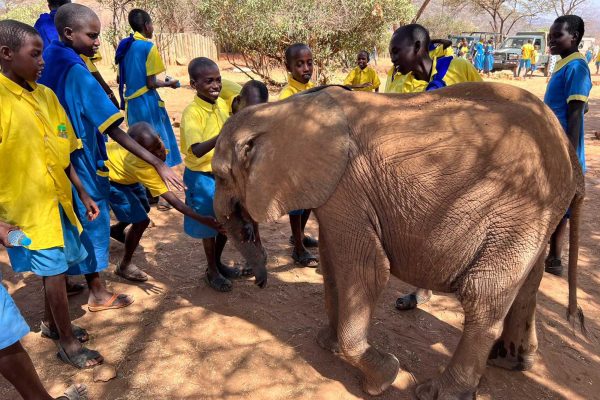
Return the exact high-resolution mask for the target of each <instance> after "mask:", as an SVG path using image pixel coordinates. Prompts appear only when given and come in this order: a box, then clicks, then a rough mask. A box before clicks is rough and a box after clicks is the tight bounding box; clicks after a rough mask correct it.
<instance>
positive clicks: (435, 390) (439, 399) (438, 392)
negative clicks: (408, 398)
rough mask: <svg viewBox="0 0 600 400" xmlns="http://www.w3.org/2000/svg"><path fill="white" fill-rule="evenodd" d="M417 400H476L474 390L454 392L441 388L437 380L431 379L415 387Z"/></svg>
mask: <svg viewBox="0 0 600 400" xmlns="http://www.w3.org/2000/svg"><path fill="white" fill-rule="evenodd" d="M416 394H417V399H419V400H476V399H477V391H476V390H466V391H454V390H451V389H450V390H448V389H447V388H444V387H442V385H441V384H440V383H439V381H438V380H437V379H431V380H429V381H427V382H425V383H422V384H420V385H419V386H417V389H416Z"/></svg>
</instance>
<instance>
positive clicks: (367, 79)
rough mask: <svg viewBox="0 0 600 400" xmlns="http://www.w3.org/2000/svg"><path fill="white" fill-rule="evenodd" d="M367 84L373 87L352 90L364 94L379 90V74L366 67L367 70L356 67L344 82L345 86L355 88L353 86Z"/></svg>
mask: <svg viewBox="0 0 600 400" xmlns="http://www.w3.org/2000/svg"><path fill="white" fill-rule="evenodd" d="M365 83H370V84H371V86H369V87H366V88H355V89H352V90H359V91H363V92H373V91H375V89H378V88H379V86H380V85H381V82H380V81H379V76H377V72H375V70H374V69H373V68H371V67H370V66H368V65H367V66H366V67H365V69H360V67H355V68H354V69H353V70H352V71H350V73H349V74H348V76H347V77H346V79H345V80H344V85H347V86H353V85H362V84H365Z"/></svg>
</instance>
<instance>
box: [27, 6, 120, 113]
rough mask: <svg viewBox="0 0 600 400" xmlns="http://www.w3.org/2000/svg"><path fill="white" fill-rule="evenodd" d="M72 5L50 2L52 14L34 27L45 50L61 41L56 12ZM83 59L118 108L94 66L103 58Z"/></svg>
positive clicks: (38, 21) (111, 92) (109, 89)
mask: <svg viewBox="0 0 600 400" xmlns="http://www.w3.org/2000/svg"><path fill="white" fill-rule="evenodd" d="M70 3H71V0H48V8H49V9H50V13H45V14H41V15H40V17H39V18H38V20H37V21H36V23H35V25H34V26H33V27H34V28H35V29H36V30H37V31H38V32H39V34H40V36H41V37H42V40H43V41H44V49H47V48H48V46H50V43H52V42H53V41H54V40H59V37H58V31H57V30H56V26H55V25H54V17H55V16H56V12H57V11H58V8H59V7H61V6H63V5H65V4H70ZM81 58H82V60H83V61H84V62H85V65H86V66H87V67H88V69H89V70H90V72H91V73H92V75H93V76H94V78H96V80H97V81H98V83H100V85H101V86H102V89H104V92H105V93H106V95H107V96H108V98H109V99H110V101H112V102H113V104H115V105H116V106H117V107H118V106H119V103H117V98H116V97H115V94H114V93H113V91H112V89H111V88H110V87H109V86H108V84H107V83H106V82H105V81H104V78H103V77H102V75H101V74H100V72H99V71H98V68H96V65H95V64H94V63H95V62H98V61H100V60H102V56H101V55H100V54H99V53H96V54H94V56H93V57H91V58H90V57H86V56H84V55H82V56H81Z"/></svg>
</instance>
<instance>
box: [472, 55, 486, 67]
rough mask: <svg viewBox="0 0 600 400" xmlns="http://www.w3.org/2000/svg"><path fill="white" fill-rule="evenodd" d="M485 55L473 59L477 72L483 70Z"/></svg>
mask: <svg viewBox="0 0 600 400" xmlns="http://www.w3.org/2000/svg"><path fill="white" fill-rule="evenodd" d="M483 58H484V56H483V54H479V53H478V54H477V55H476V56H475V58H474V59H473V64H474V65H475V69H476V70H477V71H481V70H482V69H483Z"/></svg>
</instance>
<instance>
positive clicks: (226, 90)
mask: <svg viewBox="0 0 600 400" xmlns="http://www.w3.org/2000/svg"><path fill="white" fill-rule="evenodd" d="M221 84H222V85H223V86H222V88H221V94H219V97H220V98H222V99H223V100H225V103H227V107H228V108H229V115H231V114H232V110H231V104H233V99H235V98H236V97H237V96H238V95H239V94H240V92H241V91H242V86H240V85H238V84H237V83H235V82H233V81H230V80H228V79H222V80H221Z"/></svg>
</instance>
